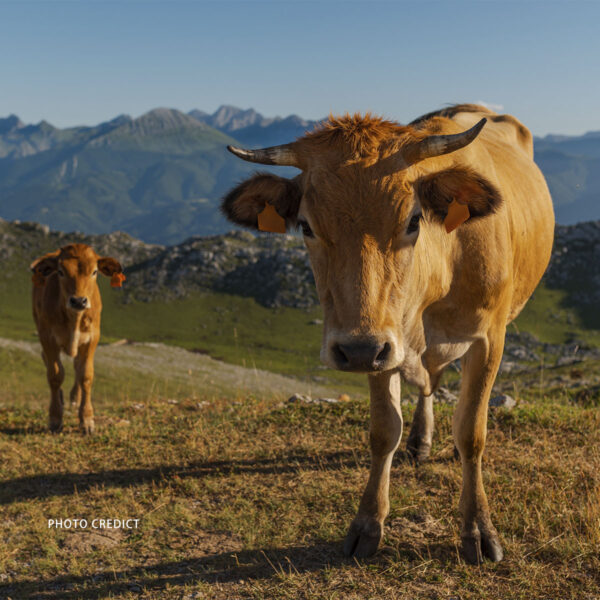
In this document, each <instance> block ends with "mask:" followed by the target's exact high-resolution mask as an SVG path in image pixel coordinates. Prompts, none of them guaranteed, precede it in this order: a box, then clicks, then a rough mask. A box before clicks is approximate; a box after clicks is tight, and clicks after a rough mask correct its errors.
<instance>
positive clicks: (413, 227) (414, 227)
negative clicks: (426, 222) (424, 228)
mask: <svg viewBox="0 0 600 600" xmlns="http://www.w3.org/2000/svg"><path fill="white" fill-rule="evenodd" d="M420 221H421V213H418V214H416V215H413V216H412V217H411V218H410V221H409V222H408V227H407V228H406V233H414V232H415V231H418V230H419V222H420Z"/></svg>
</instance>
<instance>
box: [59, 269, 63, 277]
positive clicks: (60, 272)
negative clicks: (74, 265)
mask: <svg viewBox="0 0 600 600" xmlns="http://www.w3.org/2000/svg"><path fill="white" fill-rule="evenodd" d="M58 274H59V275H60V276H61V277H64V276H65V272H64V271H63V270H62V269H58Z"/></svg>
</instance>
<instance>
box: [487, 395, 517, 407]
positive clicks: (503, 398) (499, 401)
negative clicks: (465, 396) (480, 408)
mask: <svg viewBox="0 0 600 600" xmlns="http://www.w3.org/2000/svg"><path fill="white" fill-rule="evenodd" d="M516 405H517V402H516V400H515V399H514V398H513V397H512V396H509V395H508V394H500V395H499V396H495V397H494V398H491V399H490V407H491V408H506V409H508V410H510V409H511V408H514V407H515V406H516Z"/></svg>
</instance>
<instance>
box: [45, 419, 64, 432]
mask: <svg viewBox="0 0 600 600" xmlns="http://www.w3.org/2000/svg"><path fill="white" fill-rule="evenodd" d="M48 427H49V428H50V431H51V432H52V433H60V432H61V431H62V428H63V423H62V419H60V420H59V419H50V421H49V422H48Z"/></svg>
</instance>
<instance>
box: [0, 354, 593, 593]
mask: <svg viewBox="0 0 600 600" xmlns="http://www.w3.org/2000/svg"><path fill="white" fill-rule="evenodd" d="M17 358H18V357H16V358H15V357H14V356H13V365H12V368H13V369H16V368H17V367H18V365H19V364H20V363H19V362H18V360H17ZM23 360H24V361H25V362H24V363H23V368H29V365H28V363H27V362H26V359H25V358H24V359H23ZM583 368H584V369H585V368H586V367H585V365H584V366H583ZM587 368H592V367H591V366H590V367H587ZM5 389H6V388H5ZM27 390H28V391H27V392H25V391H22V394H21V396H19V395H17V396H14V397H11V400H10V402H9V403H8V402H5V403H4V404H3V405H2V407H1V408H0V424H1V425H0V453H1V456H2V459H3V460H2V464H1V467H0V477H1V481H2V484H1V487H0V539H2V541H3V544H2V546H0V598H13V599H19V600H20V599H22V598H30V597H31V598H47V599H57V600H58V599H66V600H68V599H76V598H85V599H92V598H113V597H114V598H134V597H135V598H138V597H143V598H152V599H154V598H157V599H158V598H161V599H162V598H181V599H191V598H217V599H232V598H290V599H292V598H294V599H295V598H332V599H333V598H340V599H344V600H346V599H353V598H356V599H364V598H386V599H389V598H407V599H415V598H427V599H429V598H431V599H438V598H440V599H441V598H445V599H450V598H453V599H459V598H460V599H461V600H466V599H470V598H498V599H500V598H502V599H505V598H511V599H513V598H517V599H519V598H521V599H527V600H530V599H532V598H536V599H538V598H539V599H541V598H548V599H550V598H551V599H571V598H572V599H577V600H591V599H597V598H600V556H599V548H600V411H599V409H598V408H597V407H596V408H594V407H591V408H585V407H582V406H580V405H576V404H573V403H571V402H570V400H569V397H568V395H567V394H566V393H565V392H563V391H561V390H553V391H549V390H548V389H546V390H544V391H541V390H540V389H538V388H534V389H531V390H530V389H528V388H526V389H522V391H521V392H520V396H519V405H518V406H517V408H515V409H514V410H513V411H511V412H506V411H502V410H499V411H497V412H494V413H492V414H491V415H490V420H489V438H488V439H489V442H488V446H487V450H486V462H485V479H486V486H487V491H488V495H489V498H490V504H491V508H492V516H493V518H494V520H495V524H496V526H497V528H498V530H499V532H500V535H501V538H502V540H503V542H504V547H505V551H506V558H505V560H504V561H503V562H502V563H500V564H498V565H492V564H489V563H486V564H484V565H482V566H481V567H470V566H467V565H465V564H464V563H463V561H462V560H461V559H460V557H459V552H458V544H459V523H458V515H457V503H458V495H459V489H460V466H459V465H458V464H457V463H456V462H455V461H454V460H453V459H452V440H451V436H450V421H451V407H449V406H445V405H436V418H437V424H436V434H435V439H434V448H433V455H432V460H431V461H430V462H429V463H427V464H425V465H422V466H419V467H415V466H414V465H413V464H412V463H410V462H409V461H407V460H405V458H404V457H403V455H402V453H401V452H399V453H398V455H397V457H396V460H395V463H394V467H393V473H392V486H391V503H392V509H391V514H390V518H389V520H388V527H387V530H386V537H385V544H384V547H383V548H382V549H381V550H380V551H379V552H378V554H377V555H376V556H375V557H374V558H372V559H370V560H366V561H361V562H356V561H353V560H347V559H345V558H344V557H343V555H342V553H341V545H340V540H341V538H342V537H343V535H344V534H345V529H346V527H347V526H348V525H349V523H350V521H351V519H352V517H353V515H354V511H355V510H356V507H357V504H358V500H359V495H360V492H361V489H362V486H363V485H364V483H365V481H366V476H367V468H368V451H367V444H368V434H367V424H368V404H367V402H366V401H364V400H352V401H350V402H346V403H343V404H337V405H301V404H297V403H296V404H288V403H282V402H281V401H280V400H278V399H276V398H267V397H264V396H252V397H246V396H243V395H238V396H234V397H232V396H228V395H217V394H213V395H211V396H210V397H208V398H207V399H206V401H207V402H208V404H200V405H199V403H198V398H196V397H194V398H191V397H190V396H189V394H188V392H187V391H186V390H185V389H184V388H181V389H179V390H178V391H177V394H178V395H177V396H173V395H172V394H171V393H170V395H169V396H168V397H167V396H165V395H163V394H162V393H161V390H160V386H158V387H157V386H155V385H154V384H153V383H152V381H150V380H149V379H148V378H147V377H144V378H141V379H140V380H139V382H138V388H137V391H136V395H135V397H131V396H130V395H125V394H124V393H122V392H119V390H118V389H115V390H113V391H111V392H110V393H109V390H108V388H107V389H105V392H104V393H103V394H102V395H101V396H100V397H99V398H98V399H97V403H96V405H97V409H98V413H99V414H100V417H99V419H98V434H97V435H96V436H94V437H93V438H91V439H86V438H83V437H81V436H80V435H79V434H78V433H77V431H76V430H75V427H74V425H75V419H74V416H73V415H72V414H70V415H69V416H68V418H67V423H68V426H67V427H66V429H65V431H64V432H63V433H62V434H60V435H51V434H49V433H47V432H46V431H45V427H44V424H45V408H46V391H45V389H44V387H43V382H42V381H41V380H40V381H37V380H35V381H33V382H30V384H29V388H27ZM140 398H143V401H140ZM168 399H171V400H177V404H174V403H169V402H168V401H167V400H168ZM412 410H413V409H412V406H407V407H406V410H405V418H406V420H407V421H408V424H409V423H410V419H411V415H412ZM61 517H62V518H68V517H71V518H86V519H88V521H91V520H92V519H93V518H94V517H99V518H110V517H131V518H139V519H140V526H139V529H137V530H131V531H119V532H114V531H108V532H100V533H98V532H90V531H88V530H86V531H68V530H64V529H62V530H61V529H48V526H47V520H48V519H49V518H61Z"/></svg>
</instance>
